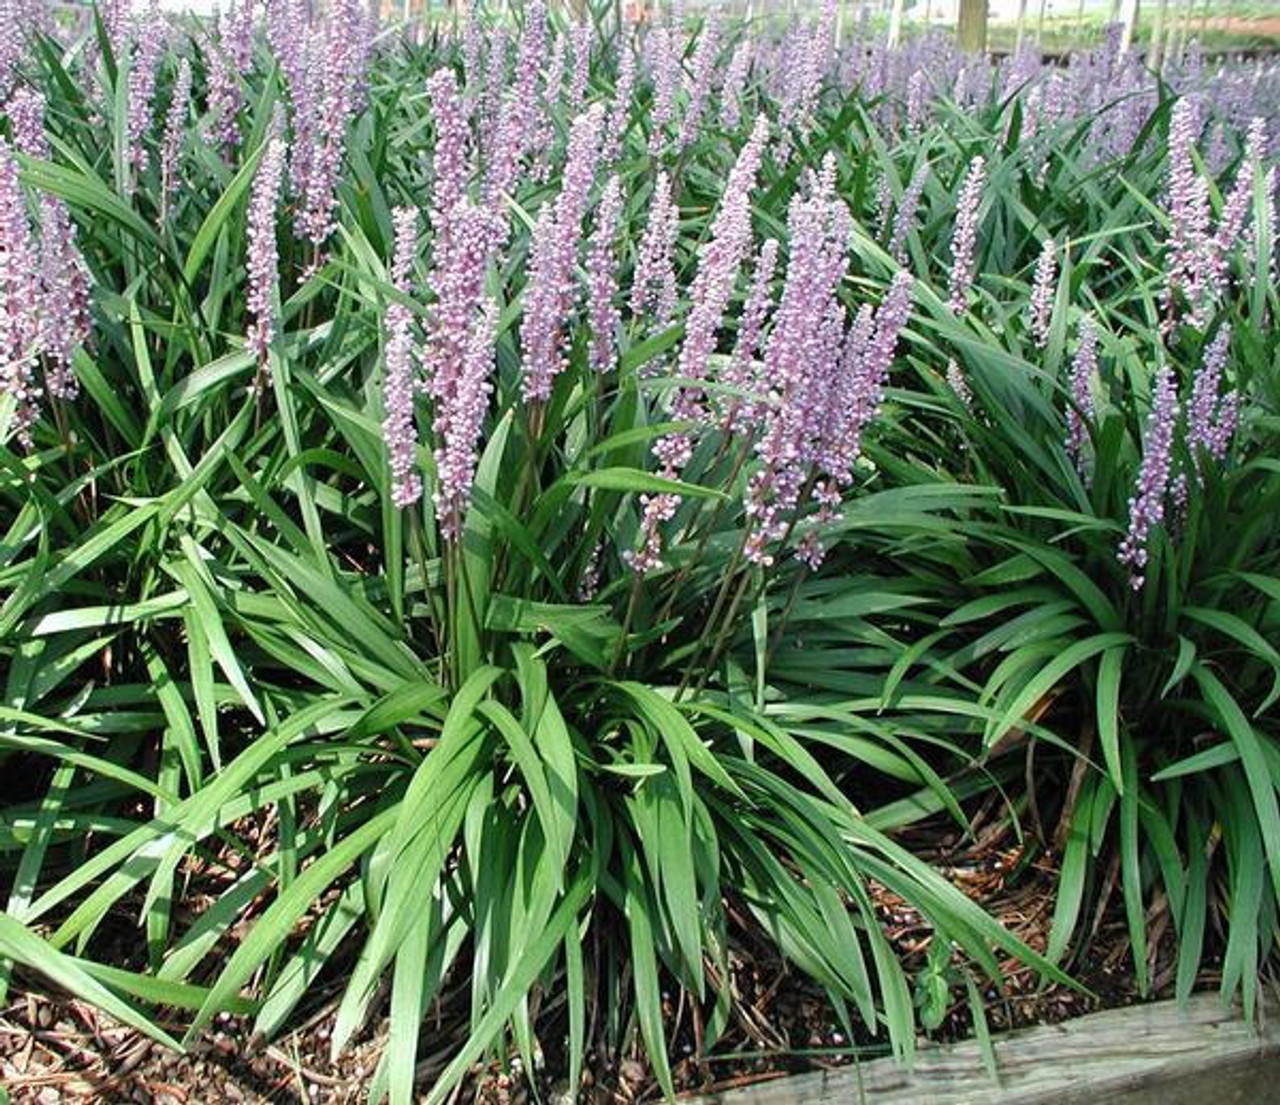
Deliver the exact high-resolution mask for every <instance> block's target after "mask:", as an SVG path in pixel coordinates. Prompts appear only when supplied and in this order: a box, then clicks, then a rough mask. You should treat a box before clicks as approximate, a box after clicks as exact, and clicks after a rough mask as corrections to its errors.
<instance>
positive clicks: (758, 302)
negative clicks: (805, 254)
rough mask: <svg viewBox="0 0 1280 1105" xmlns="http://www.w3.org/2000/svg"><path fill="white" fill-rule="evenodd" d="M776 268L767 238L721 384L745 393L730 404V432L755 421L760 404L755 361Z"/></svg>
mask: <svg viewBox="0 0 1280 1105" xmlns="http://www.w3.org/2000/svg"><path fill="white" fill-rule="evenodd" d="M777 267H778V239H777V238H770V239H769V240H768V241H766V242H765V243H764V245H762V246H761V247H760V253H759V255H758V256H757V258H756V269H755V275H754V276H753V277H752V281H751V292H750V294H749V295H748V296H747V303H746V306H745V307H743V309H742V318H741V320H740V321H739V323H738V338H737V341H736V342H735V344H734V347H733V357H732V359H731V360H730V362H729V367H728V368H727V369H725V372H724V376H723V378H722V379H723V382H724V383H725V384H727V385H728V386H729V387H732V388H737V389H739V390H740V391H743V392H745V393H746V394H745V395H743V396H734V397H733V399H732V400H730V401H729V402H730V404H731V405H730V409H729V413H728V415H727V424H728V427H729V428H730V429H746V428H747V427H748V426H750V425H751V424H752V423H753V422H754V421H755V419H756V417H757V414H758V410H759V404H758V392H759V389H760V388H761V387H762V386H763V384H764V381H762V380H760V379H759V378H758V368H757V361H756V357H757V356H758V355H759V352H760V339H761V336H762V335H763V333H764V326H765V322H766V321H767V320H768V318H769V312H770V310H772V308H773V274H774V272H775V270H776V269H777Z"/></svg>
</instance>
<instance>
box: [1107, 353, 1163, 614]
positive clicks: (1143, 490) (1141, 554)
mask: <svg viewBox="0 0 1280 1105" xmlns="http://www.w3.org/2000/svg"><path fill="white" fill-rule="evenodd" d="M1177 422H1178V382H1177V380H1176V379H1175V378H1174V375H1173V370H1172V369H1171V368H1170V367H1169V366H1168V365H1162V366H1161V367H1160V370H1159V371H1158V372H1157V373H1156V386H1155V394H1154V397H1153V399H1152V406H1151V416H1150V418H1148V420H1147V430H1146V441H1145V442H1144V443H1143V446H1144V447H1143V455H1142V467H1141V469H1140V470H1139V472H1138V482H1137V486H1136V487H1135V488H1134V493H1133V497H1132V498H1130V500H1129V531H1128V533H1126V534H1125V537H1124V540H1123V541H1121V542H1120V549H1119V551H1118V553H1117V559H1118V560H1119V561H1120V563H1121V564H1123V565H1125V567H1127V568H1128V569H1129V585H1130V586H1131V587H1132V588H1133V589H1134V590H1135V591H1140V590H1141V589H1142V586H1143V584H1144V583H1146V574H1145V573H1146V567H1147V562H1148V559H1149V552H1148V542H1149V541H1150V539H1151V531H1152V530H1153V529H1155V528H1156V527H1157V526H1159V525H1160V523H1161V522H1163V521H1164V500H1165V496H1166V494H1167V492H1168V490H1169V469H1170V465H1171V464H1172V459H1173V432H1174V428H1175V427H1176V425H1177Z"/></svg>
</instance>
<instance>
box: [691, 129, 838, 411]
mask: <svg viewBox="0 0 1280 1105" xmlns="http://www.w3.org/2000/svg"><path fill="white" fill-rule="evenodd" d="M768 140H769V121H768V120H767V119H766V118H765V117H764V116H763V115H761V116H760V117H759V118H758V119H757V120H756V125H755V129H754V130H753V131H752V133H751V138H750V140H749V141H748V142H747V143H746V145H744V146H743V147H742V150H741V152H740V153H739V154H738V160H737V162H736V164H735V165H734V167H733V170H732V171H731V172H730V174H729V179H728V180H727V181H726V182H725V188H724V195H723V196H722V197H721V200H720V208H719V210H718V211H717V212H716V217H715V219H714V221H713V222H712V224H711V231H710V235H709V237H708V241H707V243H706V245H704V246H703V247H702V250H701V254H700V256H699V258H698V273H697V275H696V276H695V277H694V279H693V287H692V288H691V289H690V291H689V298H690V300H691V301H692V302H691V306H690V309H689V317H688V319H687V320H686V322H685V331H684V335H685V336H684V345H683V346H682V347H681V349H680V360H679V364H678V365H677V368H676V374H677V375H678V376H682V377H684V378H685V379H686V380H690V381H694V383H693V384H692V385H689V384H686V385H685V386H684V387H683V388H681V390H680V393H679V394H678V395H677V397H676V401H675V404H674V406H673V409H672V413H673V414H674V415H675V416H676V418H678V419H682V420H684V419H688V420H698V419H701V418H704V417H705V415H706V411H705V410H704V408H703V395H702V390H701V388H699V387H698V386H697V384H696V381H699V380H702V379H705V377H706V375H707V363H708V361H709V359H710V357H711V354H712V353H713V352H714V351H715V344H716V332H717V331H718V330H719V329H720V323H721V320H722V319H723V317H724V312H725V308H726V307H727V306H728V304H729V299H730V297H731V296H732V295H733V291H734V288H735V286H736V285H737V281H738V271H739V269H741V268H742V262H743V260H744V259H745V258H746V256H747V255H748V253H749V252H750V250H751V196H752V193H753V192H754V190H755V184H756V175H757V173H758V172H759V171H760V162H761V160H762V158H763V157H764V149H765V143H766V142H768ZM828 156H829V157H830V155H828ZM832 165H833V166H834V159H832Z"/></svg>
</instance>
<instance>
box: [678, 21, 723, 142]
mask: <svg viewBox="0 0 1280 1105" xmlns="http://www.w3.org/2000/svg"><path fill="white" fill-rule="evenodd" d="M719 53H720V29H719V27H718V26H717V24H716V18H715V15H714V14H711V15H708V16H707V20H706V22H705V23H704V24H703V26H702V33H701V34H700V35H699V36H698V45H697V48H696V49H695V50H694V52H693V61H692V72H691V73H690V75H689V78H688V80H687V81H686V86H685V87H686V88H687V90H688V93H689V102H688V104H687V105H686V107H685V111H684V119H683V121H682V122H681V124H680V148H681V149H687V148H688V147H689V146H691V145H693V143H694V141H695V140H696V139H697V137H698V132H699V130H700V129H701V127H702V116H703V113H704V111H705V110H706V106H707V101H708V100H709V99H710V98H711V85H712V83H713V82H714V80H715V75H716V72H715V70H716V59H717V57H718V56H719Z"/></svg>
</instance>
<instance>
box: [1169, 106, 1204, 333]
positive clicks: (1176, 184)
mask: <svg viewBox="0 0 1280 1105" xmlns="http://www.w3.org/2000/svg"><path fill="white" fill-rule="evenodd" d="M1200 127H1201V123H1200V116H1199V112H1198V111H1197V109H1196V105H1195V104H1194V103H1193V102H1192V101H1191V100H1190V99H1189V98H1187V97H1183V98H1182V99H1180V100H1179V101H1178V102H1177V103H1176V104H1174V107H1173V117H1172V119H1171V120H1170V123H1169V219H1170V222H1171V224H1172V225H1171V228H1170V232H1169V261H1168V265H1169V275H1168V280H1169V283H1168V290H1167V293H1166V295H1167V304H1168V307H1169V309H1170V312H1172V308H1173V305H1174V301H1175V296H1176V294H1177V293H1178V292H1179V291H1180V292H1182V294H1183V295H1185V296H1186V298H1187V299H1188V300H1189V301H1190V303H1191V308H1192V321H1193V322H1194V321H1199V320H1202V319H1203V317H1204V314H1205V312H1206V310H1207V307H1208V305H1207V303H1206V300H1207V298H1208V295H1209V288H1208V282H1209V280H1210V279H1211V271H1210V270H1211V269H1212V268H1213V265H1212V258H1211V257H1210V251H1211V246H1212V239H1211V238H1210V236H1209V188H1208V185H1207V184H1206V183H1205V180H1204V178H1203V177H1201V176H1200V174H1199V173H1198V172H1197V171H1196V167H1195V160H1194V157H1193V151H1194V149H1195V143H1196V139H1197V137H1198V136H1199V134H1200Z"/></svg>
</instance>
